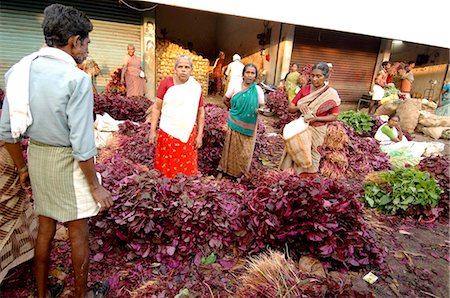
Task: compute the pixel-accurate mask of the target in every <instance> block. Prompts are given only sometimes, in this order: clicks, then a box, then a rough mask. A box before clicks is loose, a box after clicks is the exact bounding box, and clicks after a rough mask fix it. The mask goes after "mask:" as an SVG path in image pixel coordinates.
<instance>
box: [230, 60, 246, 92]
mask: <svg viewBox="0 0 450 298" xmlns="http://www.w3.org/2000/svg"><path fill="white" fill-rule="evenodd" d="M243 69H244V64H243V63H242V62H241V56H239V55H238V54H234V55H233V62H231V63H230V64H228V67H227V70H226V71H225V75H226V76H227V79H228V86H227V92H226V93H228V90H235V89H237V88H239V86H240V85H241V83H242V71H243Z"/></svg>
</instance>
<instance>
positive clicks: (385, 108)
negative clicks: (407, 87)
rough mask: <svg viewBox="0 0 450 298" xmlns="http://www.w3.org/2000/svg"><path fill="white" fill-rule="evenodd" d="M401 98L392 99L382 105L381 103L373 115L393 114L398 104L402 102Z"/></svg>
mask: <svg viewBox="0 0 450 298" xmlns="http://www.w3.org/2000/svg"><path fill="white" fill-rule="evenodd" d="M402 102H403V101H402V100H392V101H389V102H387V103H385V104H383V105H381V106H380V107H379V108H378V109H377V110H376V111H375V115H377V116H381V115H391V114H394V113H395V111H396V110H397V108H398V106H399V105H400V104H402Z"/></svg>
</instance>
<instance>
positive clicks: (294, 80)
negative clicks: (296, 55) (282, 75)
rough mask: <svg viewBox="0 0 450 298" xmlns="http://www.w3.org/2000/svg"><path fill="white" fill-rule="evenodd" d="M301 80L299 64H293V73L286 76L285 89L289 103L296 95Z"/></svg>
mask: <svg viewBox="0 0 450 298" xmlns="http://www.w3.org/2000/svg"><path fill="white" fill-rule="evenodd" d="M299 79H300V73H299V72H298V64H297V63H293V64H292V66H291V72H290V73H288V74H287V75H286V81H285V83H284V89H285V90H286V94H287V97H288V100H289V102H291V101H292V99H294V97H295V95H296V91H297V89H298V87H299V85H298V83H299Z"/></svg>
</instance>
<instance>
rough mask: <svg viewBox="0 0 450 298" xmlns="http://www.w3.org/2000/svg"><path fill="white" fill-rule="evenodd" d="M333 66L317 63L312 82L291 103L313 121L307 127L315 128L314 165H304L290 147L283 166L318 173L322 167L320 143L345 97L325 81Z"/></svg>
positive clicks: (282, 163)
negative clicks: (290, 153) (296, 158)
mask: <svg viewBox="0 0 450 298" xmlns="http://www.w3.org/2000/svg"><path fill="white" fill-rule="evenodd" d="M329 74H330V69H329V67H328V65H327V63H325V62H320V63H317V64H316V65H314V66H313V68H312V70H311V74H310V80H311V84H309V85H306V86H304V87H303V88H302V89H300V92H299V93H298V94H297V95H296V96H295V98H294V99H293V100H292V102H291V103H289V106H288V111H289V112H290V113H299V114H300V116H303V117H304V118H305V122H308V123H309V127H308V128H307V129H308V130H310V132H311V160H312V165H311V166H310V167H308V168H304V167H302V166H300V165H297V164H296V163H295V162H294V161H293V159H292V158H291V156H290V155H289V153H288V152H287V151H286V149H285V150H284V152H283V155H282V157H281V163H280V169H281V170H286V169H289V168H294V169H295V170H296V171H297V173H310V174H313V173H317V172H318V170H319V163H320V153H319V151H318V150H317V147H318V146H320V145H322V144H323V141H324V138H325V135H326V132H327V123H328V122H332V121H335V120H336V119H337V116H338V115H339V105H340V104H341V99H340V98H339V95H338V93H337V91H336V90H334V89H333V88H331V87H330V86H328V85H327V84H325V80H326V79H327V78H328V76H329Z"/></svg>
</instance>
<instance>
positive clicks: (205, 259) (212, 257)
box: [202, 253, 217, 265]
mask: <svg viewBox="0 0 450 298" xmlns="http://www.w3.org/2000/svg"><path fill="white" fill-rule="evenodd" d="M216 260H217V257H216V255H215V254H214V253H211V254H210V255H209V256H207V257H202V264H203V265H211V264H214V263H215V262H216Z"/></svg>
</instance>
